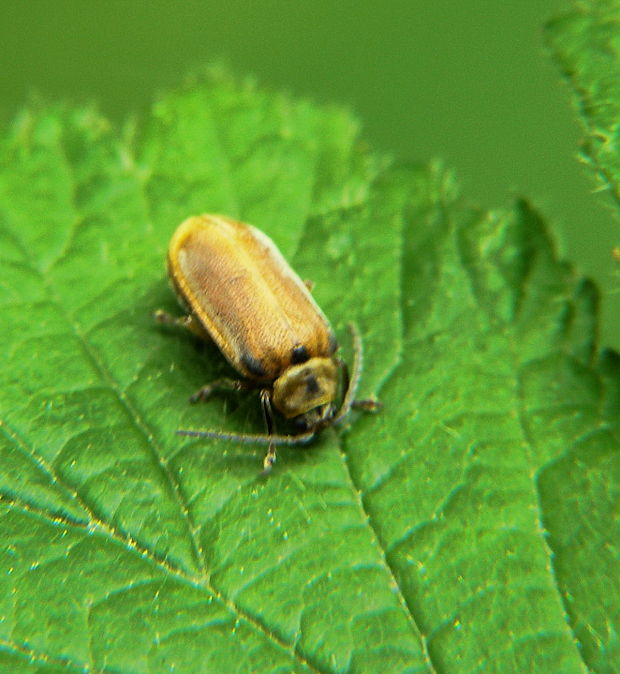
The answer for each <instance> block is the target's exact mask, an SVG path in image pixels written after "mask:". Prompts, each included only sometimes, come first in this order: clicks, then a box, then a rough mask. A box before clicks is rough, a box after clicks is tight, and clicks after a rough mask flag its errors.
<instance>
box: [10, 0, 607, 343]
mask: <svg viewBox="0 0 620 674" xmlns="http://www.w3.org/2000/svg"><path fill="white" fill-rule="evenodd" d="M570 4H571V3H567V2H566V0H546V2H541V0H513V1H512V2H497V0H460V2H452V3H447V2H438V3H430V2H428V0H408V1H405V0H402V1H401V0H388V1H387V2H384V3H377V2H374V1H370V0H358V1H357V2H352V1H349V0H346V1H339V2H336V1H331V2H330V1H327V0H311V1H310V2H293V1H288V2H285V1H283V0H278V1H276V0H262V1H261V2H251V1H249V0H226V2H196V1H195V0H191V1H185V2H181V1H180V0H179V1H173V0H169V1H163V0H150V1H149V2H136V1H133V2H131V1H129V0H127V1H119V0H105V1H103V2H102V1H101V0H98V1H97V2H93V1H92V0H54V1H53V2H50V1H48V0H38V1H31V2H21V3H17V2H13V3H8V2H7V3H4V9H3V12H2V14H3V20H2V22H0V58H1V64H2V69H1V75H0V80H1V87H2V91H1V96H0V118H1V119H2V120H3V121H6V120H8V119H10V118H11V117H12V115H13V114H14V113H15V112H16V111H17V110H18V109H19V107H20V106H22V105H23V104H24V103H25V102H26V101H27V100H28V97H29V95H30V94H31V93H32V92H39V93H42V94H43V95H44V96H45V97H48V98H59V97H62V98H68V99H70V100H74V101H85V100H91V99H95V100H97V101H98V103H99V106H100V108H101V109H102V111H103V112H104V113H105V114H106V115H108V116H109V117H110V118H112V119H113V120H114V121H116V122H119V123H121V122H122V120H123V119H124V118H125V116H126V114H127V113H128V112H129V111H131V110H135V109H144V108H146V107H147V106H148V105H149V103H150V101H151V100H152V97H153V94H154V92H156V91H157V90H159V89H162V88H166V87H169V86H175V85H176V84H178V83H179V81H180V80H181V79H182V77H183V76H184V75H185V74H186V73H187V72H188V70H190V69H192V68H193V67H196V66H199V65H201V64H204V63H205V62H210V61H217V60H224V62H227V63H229V64H230V65H232V67H233V69H234V70H235V71H236V72H238V73H240V74H247V73H253V74H255V75H257V76H258V78H259V80H260V81H261V82H262V83H263V84H265V85H267V86H268V87H271V88H275V89H286V90H288V91H290V92H292V93H294V94H298V95H303V96H310V97H312V98H314V99H316V100H318V101H334V102H341V103H346V104H349V105H350V106H351V107H352V108H353V109H354V110H355V111H356V112H357V113H358V115H359V116H360V117H361V119H362V120H363V122H364V125H365V129H366V133H365V135H366V137H367V138H368V140H369V141H370V142H371V143H372V144H373V145H374V146H375V147H376V148H378V149H381V150H387V151H390V152H392V153H393V154H395V155H397V156H399V157H402V158H405V159H413V160H418V161H427V160H429V159H431V158H433V157H441V158H443V159H444V160H445V163H446V165H447V166H449V167H452V168H454V169H455V170H456V173H457V177H458V179H459V181H460V183H461V185H462V191H463V194H464V195H465V197H467V199H468V200H470V201H471V202H473V203H475V204H478V205H482V206H485V207H497V206H503V205H507V204H509V203H511V199H512V197H513V196H514V195H515V194H522V195H525V196H527V197H529V198H530V199H532V200H533V202H534V204H535V205H536V206H537V207H538V208H539V209H541V210H542V212H543V214H544V215H545V217H546V218H547V220H548V221H549V222H550V223H551V225H552V227H553V230H554V232H555V234H556V239H557V240H558V243H559V244H560V250H561V251H562V253H563V254H564V255H565V256H566V257H567V258H568V259H570V260H571V261H573V262H574V263H575V264H576V265H577V266H578V268H579V269H580V271H581V272H583V273H584V274H587V275H588V276H591V277H593V278H594V279H595V280H596V281H597V282H598V284H599V287H600V288H601V291H602V296H603V303H602V309H603V323H602V334H601V341H602V343H603V344H606V345H613V346H615V347H616V348H620V322H618V321H617V320H614V318H615V317H616V316H618V313H619V310H620V294H619V293H618V287H619V285H620V282H619V280H618V275H617V271H616V269H615V265H614V262H613V260H612V255H611V249H612V247H613V246H614V245H616V244H618V243H620V227H619V225H618V221H617V220H616V219H614V217H612V214H611V211H610V210H609V208H608V206H609V203H608V201H607V198H606V196H605V195H604V194H596V193H594V187H595V183H594V181H593V179H592V177H591V176H590V175H588V174H587V173H586V170H585V169H584V168H583V167H582V166H580V165H579V164H578V162H577V161H576V159H575V155H576V153H577V148H578V139H579V136H580V132H579V128H578V125H577V122H576V121H575V114H574V112H573V110H572V109H571V104H570V99H569V94H568V90H567V89H566V87H565V86H564V85H563V83H562V81H561V79H560V75H559V73H558V71H557V70H556V68H555V67H554V66H553V64H552V63H551V60H550V58H549V55H548V54H546V51H545V47H544V42H543V37H542V26H543V24H544V22H545V20H547V19H548V18H550V17H551V16H553V15H554V14H558V13H560V12H562V11H566V9H567V8H568V7H570ZM205 208H208V204H205Z"/></svg>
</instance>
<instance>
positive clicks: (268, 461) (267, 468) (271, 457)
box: [261, 444, 276, 475]
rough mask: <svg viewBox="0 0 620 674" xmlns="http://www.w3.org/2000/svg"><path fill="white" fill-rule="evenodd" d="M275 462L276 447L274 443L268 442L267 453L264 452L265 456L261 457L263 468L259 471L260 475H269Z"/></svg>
mask: <svg viewBox="0 0 620 674" xmlns="http://www.w3.org/2000/svg"><path fill="white" fill-rule="evenodd" d="M275 462H276V448H275V445H272V444H270V445H269V449H268V450H267V454H265V458H264V459H263V470H262V471H261V475H269V474H270V473H271V470H272V468H273V464H274V463H275Z"/></svg>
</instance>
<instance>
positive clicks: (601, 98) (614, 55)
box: [547, 0, 620, 207]
mask: <svg viewBox="0 0 620 674" xmlns="http://www.w3.org/2000/svg"><path fill="white" fill-rule="evenodd" d="M547 38H548V41H549V44H550V46H551V48H552V51H553V55H554V57H555V60H556V61H557V63H558V65H559V67H560V69H561V70H562V72H563V74H564V76H565V78H566V79H567V81H568V83H569V86H570V87H571V89H572V91H573V94H574V97H575V102H576V106H577V109H578V112H579V118H580V121H581V125H582V128H583V131H584V133H585V139H584V142H583V146H582V158H583V160H584V161H585V163H587V164H589V165H590V166H591V168H592V170H593V171H594V173H595V175H596V176H597V178H598V179H599V183H600V185H601V189H602V190H607V191H608V192H609V193H610V194H611V196H612V198H613V200H614V203H615V205H616V207H617V206H618V203H619V201H620V153H619V152H618V147H617V145H618V120H619V119H620V3H619V2H618V0H588V1H587V2H580V3H579V4H578V5H576V6H575V8H574V9H573V11H571V12H570V13H567V14H566V15H564V16H562V17H560V18H558V19H555V20H554V21H552V22H550V23H549V25H548V27H547Z"/></svg>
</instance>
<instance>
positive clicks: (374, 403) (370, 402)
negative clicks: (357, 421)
mask: <svg viewBox="0 0 620 674" xmlns="http://www.w3.org/2000/svg"><path fill="white" fill-rule="evenodd" d="M382 407H383V403H382V402H381V401H380V400H376V399H373V398H366V400H354V401H353V402H352V403H351V409H354V410H363V411H364V412H376V411H377V410H380V409H381V408H382Z"/></svg>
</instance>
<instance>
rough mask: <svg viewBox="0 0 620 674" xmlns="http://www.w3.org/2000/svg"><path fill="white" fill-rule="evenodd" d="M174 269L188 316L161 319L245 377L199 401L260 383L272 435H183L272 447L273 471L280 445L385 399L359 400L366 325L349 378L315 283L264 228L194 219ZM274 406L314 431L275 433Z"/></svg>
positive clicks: (175, 251)
mask: <svg viewBox="0 0 620 674" xmlns="http://www.w3.org/2000/svg"><path fill="white" fill-rule="evenodd" d="M168 274H169V277H170V281H171V284H172V286H173V288H174V290H175V292H176V294H177V297H178V299H179V301H180V303H181V304H182V306H183V307H184V308H185V309H186V310H187V311H188V314H187V315H186V316H184V317H182V318H174V317H172V316H170V315H168V314H166V313H164V312H163V311H157V312H156V313H155V317H156V318H157V320H158V321H160V322H165V323H176V324H179V325H182V326H184V327H186V328H188V329H189V330H191V331H192V332H194V333H195V334H197V335H199V336H200V337H203V338H210V339H212V340H213V341H214V342H215V344H216V345H217V346H218V348H219V349H220V351H221V352H222V353H223V355H224V356H225V357H226V359H227V360H228V362H229V363H230V364H231V365H232V366H233V367H234V368H235V370H237V372H238V373H239V374H241V375H242V376H243V377H244V379H243V380H241V381H238V380H231V379H227V378H224V379H219V380H217V381H215V382H213V383H211V384H209V385H207V386H204V387H202V388H201V389H200V390H199V391H197V392H196V393H195V394H194V395H193V396H192V397H191V400H192V401H196V400H200V399H205V398H207V397H209V396H210V395H211V394H212V393H213V391H214V390H216V389H218V388H232V389H236V390H244V389H250V388H255V389H259V390H260V400H261V407H262V410H263V416H264V418H265V424H266V427H267V433H266V434H262V435H258V434H257V435H252V434H245V433H226V432H220V431H215V430H204V431H203V430H179V431H177V433H178V434H180V435H191V436H196V437H207V438H220V439H231V440H240V441H243V442H261V443H266V444H267V445H268V450H267V454H266V455H265V459H264V462H263V465H264V470H265V472H268V471H269V470H270V469H271V467H272V465H273V463H274V462H275V459H276V452H275V447H276V445H281V444H299V443H304V442H308V441H310V440H311V439H312V438H313V437H314V436H315V435H316V434H317V432H318V431H320V430H321V429H323V428H325V427H326V426H330V425H333V424H338V423H340V422H341V421H342V420H343V419H344V418H345V416H346V415H347V414H348V412H349V411H350V409H351V408H352V407H357V408H361V409H366V410H373V409H376V408H377V407H378V405H379V403H378V402H377V401H375V400H361V401H354V397H355V392H356V388H357V384H358V382H359V376H360V371H361V364H362V363H361V361H362V345H361V339H360V337H359V334H358V333H357V330H356V329H355V327H354V326H353V325H351V326H350V329H351V332H352V336H353V345H354V350H355V362H354V367H353V371H352V376H351V377H350V378H349V375H348V371H347V367H346V364H345V363H344V361H343V360H342V359H340V358H339V357H338V356H337V355H336V350H337V348H338V344H337V341H336V338H335V335H334V333H333V330H332V328H331V326H330V324H329V321H328V320H327V318H326V317H325V315H324V314H323V312H322V311H321V309H320V308H319V306H318V305H317V303H316V302H315V301H314V299H313V298H312V295H311V294H310V291H309V289H308V287H307V285H306V284H304V283H303V282H302V281H301V279H300V278H299V277H298V276H297V274H295V272H294V271H293V270H292V269H291V267H290V266H289V265H288V263H287V262H286V260H285V259H284V257H283V256H282V254H281V253H280V251H279V250H278V249H277V248H276V246H275V244H274V243H273V241H272V240H271V239H270V238H269V237H267V236H266V235H265V234H263V233H262V232H261V231H260V230H258V229H256V228H255V227H252V226H251V225H246V224H243V223H241V222H237V221H236V220H232V219H230V218H227V217H224V216H221V215H201V216H196V217H191V218H188V219H187V220H185V221H184V222H183V223H181V225H179V227H178V229H177V230H176V232H175V233H174V235H173V237H172V240H171V241H170V246H169V248H168ZM339 371H342V372H343V373H344V380H345V392H344V395H343V399H342V404H341V406H340V408H339V409H338V410H336V406H335V404H334V401H335V400H336V396H337V389H338V374H339ZM274 407H275V409H277V410H278V411H279V412H280V413H281V414H282V415H283V416H284V417H285V418H287V419H295V421H296V422H297V424H298V425H299V426H301V427H302V428H303V429H304V430H303V431H302V432H300V433H297V434H292V435H278V434H276V433H274V432H273V431H274V422H273V408H274Z"/></svg>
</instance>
